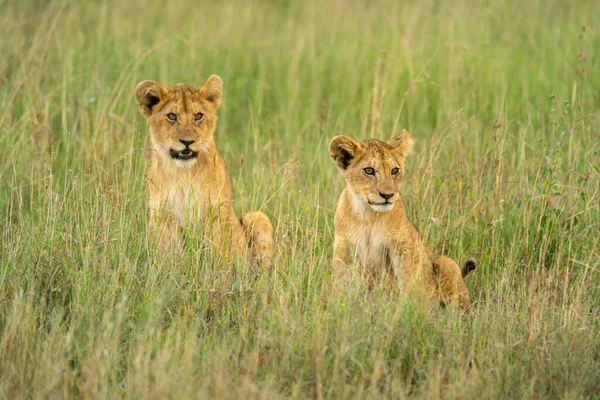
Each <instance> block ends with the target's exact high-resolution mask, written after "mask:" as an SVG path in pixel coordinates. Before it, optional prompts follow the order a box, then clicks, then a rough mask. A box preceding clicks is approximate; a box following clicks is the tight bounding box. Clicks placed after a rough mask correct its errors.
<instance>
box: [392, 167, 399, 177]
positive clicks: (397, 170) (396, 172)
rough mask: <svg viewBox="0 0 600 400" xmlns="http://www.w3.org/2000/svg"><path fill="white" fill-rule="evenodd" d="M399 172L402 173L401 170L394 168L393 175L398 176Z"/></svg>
mask: <svg viewBox="0 0 600 400" xmlns="http://www.w3.org/2000/svg"><path fill="white" fill-rule="evenodd" d="M398 172H400V168H392V175H394V176H395V175H398Z"/></svg>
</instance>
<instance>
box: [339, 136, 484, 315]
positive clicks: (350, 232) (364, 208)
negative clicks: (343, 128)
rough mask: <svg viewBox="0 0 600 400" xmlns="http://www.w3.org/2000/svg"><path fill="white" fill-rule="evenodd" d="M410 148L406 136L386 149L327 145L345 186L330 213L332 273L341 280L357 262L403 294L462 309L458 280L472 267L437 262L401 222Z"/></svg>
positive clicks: (464, 300) (463, 290)
mask: <svg viewBox="0 0 600 400" xmlns="http://www.w3.org/2000/svg"><path fill="white" fill-rule="evenodd" d="M412 146H413V141H412V139H411V138H410V136H409V134H408V132H406V131H403V132H402V134H401V135H400V136H399V137H397V138H396V139H393V140H391V141H389V142H388V143H384V142H381V141H379V140H376V139H371V140H367V141H364V142H361V143H357V142H355V141H354V140H352V139H351V138H349V137H347V136H336V137H334V138H333V140H332V141H331V143H330V144H329V153H330V154H331V157H332V158H333V160H334V162H335V164H336V166H337V167H338V169H339V170H340V172H341V173H342V174H343V175H344V178H345V179H346V183H347V185H346V187H345V188H344V190H343V191H342V194H341V196H340V199H339V202H338V205H337V209H336V211H335V219H334V225H335V240H334V260H333V268H334V269H335V273H336V274H342V275H343V274H345V273H346V269H347V268H348V266H350V265H351V264H352V263H353V261H356V262H357V264H358V265H359V267H361V268H362V269H363V270H364V272H365V273H367V275H368V276H371V277H375V276H381V275H382V274H383V273H384V272H385V273H387V274H389V275H390V276H394V277H395V278H396V279H397V284H398V286H399V288H400V290H401V291H402V292H403V293H408V292H409V291H411V290H416V291H417V292H418V293H423V294H425V295H427V296H428V297H431V298H433V299H436V300H440V301H441V302H442V303H444V304H446V303H458V304H459V305H460V306H461V307H464V308H467V307H469V305H470V298H469V292H468V290H467V287H466V285H465V282H464V281H463V276H465V275H466V274H467V273H468V272H469V271H471V270H473V269H475V263H474V262H473V261H471V260H469V261H468V262H467V264H466V265H465V268H464V269H463V271H461V269H460V268H459V266H458V264H456V262H454V260H452V259H450V258H448V257H437V258H436V257H435V256H434V254H433V251H432V250H431V248H430V247H429V246H428V245H427V243H425V241H424V240H423V238H422V237H421V234H420V233H419V231H417V229H416V228H415V226H414V225H413V224H412V222H411V221H410V220H409V219H408V218H407V216H406V211H405V209H404V204H403V202H402V199H401V197H400V184H401V183H402V178H403V175H404V159H405V157H406V155H407V154H409V153H410V152H411V150H412ZM388 282H389V281H388Z"/></svg>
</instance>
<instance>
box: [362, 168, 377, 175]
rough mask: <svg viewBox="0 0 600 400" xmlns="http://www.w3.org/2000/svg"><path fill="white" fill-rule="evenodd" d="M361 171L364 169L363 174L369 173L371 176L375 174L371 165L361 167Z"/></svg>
mask: <svg viewBox="0 0 600 400" xmlns="http://www.w3.org/2000/svg"><path fill="white" fill-rule="evenodd" d="M363 171H365V174H367V175H371V176H373V175H375V170H374V169H373V168H371V167H367V168H363Z"/></svg>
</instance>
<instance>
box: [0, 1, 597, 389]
mask: <svg viewBox="0 0 600 400" xmlns="http://www.w3.org/2000/svg"><path fill="white" fill-rule="evenodd" d="M597 15H600V4H599V3H598V2H595V1H578V2H570V1H558V0H550V1H542V0H532V1H528V2H523V1H513V0H499V1H494V2H479V1H454V2H450V1H439V0H438V1H434V0H425V1H419V2H408V1H373V2H362V1H342V0H333V1H316V0H314V1H313V0H308V1H304V2H288V1H283V2H279V1H246V2H238V1H222V2H191V1H190V2H187V1H184V0H171V1H156V2H147V1H138V0H133V1H128V2H125V1H95V2H84V1H62V0H59V1H52V0H51V1H45V2H44V1H35V0H22V1H14V0H13V1H6V0H4V1H2V0H0V38H1V39H0V54H2V57H0V228H1V232H0V235H1V249H0V250H1V251H0V359H1V362H0V377H1V379H0V397H3V398H19V397H34V398H38V397H54V398H55V397H94V398H105V397H110V398H115V397H126V398H164V397H167V398H169V397H170V398H181V397H184V398H186V397H194V398H198V397H201V398H202V397H214V398H231V397H243V398H249V397H261V398H262V397H264V398H278V397H297V398H306V397H316V398H339V397H342V398H366V397H368V398H379V397H393V398H404V397H408V396H410V397H416V398H427V399H433V398H482V399H483V398H542V397H550V398H598V397H600V384H599V383H598V376H600V337H599V335H600V322H599V321H600V320H599V316H600V311H599V307H600V290H599V289H600V276H599V273H600V269H599V267H600V253H599V249H598V240H599V239H598V238H599V235H598V232H599V230H600V212H599V196H600V184H599V182H600V180H599V179H598V178H599V174H600V145H599V139H600V133H599V127H598V124H599V122H600V115H599V111H598V105H599V103H600V90H599V89H600V55H599V54H598V52H597V49H599V48H600V32H599V31H598V29H597V26H596V25H597V24H595V19H594V18H595V16H597ZM212 73H217V74H219V75H221V77H222V78H223V80H224V83H225V86H224V90H225V97H224V102H223V104H222V106H221V108H220V110H219V118H220V119H219V126H218V130H217V143H218V145H219V147H220V149H221V151H222V153H223V155H224V158H225V159H226V161H227V162H228V164H229V168H230V174H231V177H232V180H233V185H234V190H235V202H236V203H235V204H236V209H237V211H238V213H241V212H245V211H249V210H253V209H258V208H261V209H263V210H264V211H265V212H267V214H269V216H270V217H271V218H272V220H273V222H274V225H275V228H276V240H277V254H276V259H275V268H274V269H273V270H272V271H267V272H264V273H263V274H259V273H258V272H259V271H255V270H252V268H250V267H249V266H248V265H246V264H239V265H233V266H231V265H223V263H220V262H219V260H213V259H210V257H208V256H206V255H204V254H202V250H201V248H199V247H198V246H193V245H192V246H189V247H188V248H186V251H185V253H184V254H182V255H174V256H173V257H171V258H168V257H167V258H165V257H163V256H162V255H160V254H159V253H158V252H157V251H156V250H155V248H154V246H153V244H152V242H151V241H149V240H148V238H147V210H146V199H147V193H146V182H145V178H144V172H145V169H146V168H147V164H148V161H147V157H148V154H147V150H146V149H147V148H148V147H149V142H150V141H149V137H148V134H147V131H146V126H145V122H144V121H143V118H142V117H141V115H140V114H139V113H138V111H137V108H136V106H135V102H134V96H133V90H134V88H135V85H136V84H137V83H138V82H139V81H141V80H144V79H153V80H157V81H159V82H161V83H163V84H164V85H170V84H174V83H177V82H185V83H188V84H191V85H197V86H200V85H201V84H202V83H203V82H204V81H205V79H206V78H207V77H208V76H209V75H210V74H212ZM403 128H406V129H408V130H409V131H410V132H411V133H412V135H413V137H414V138H415V139H416V141H417V144H416V149H415V150H416V151H415V154H413V155H412V156H411V158H410V159H409V160H408V161H407V174H406V183H405V186H404V189H403V197H404V199H405V202H406V204H407V207H408V212H409V215H410V217H411V218H412V219H413V220H414V222H415V224H416V225H417V226H418V227H419V228H420V230H421V231H422V232H423V233H424V234H425V236H426V237H427V238H428V240H429V242H430V243H431V244H432V245H434V247H435V248H436V249H437V250H438V252H440V253H444V254H446V255H448V256H450V257H453V258H455V259H458V260H461V261H464V260H465V259H466V257H475V258H476V259H477V261H478V263H479V269H478V270H477V271H476V273H474V274H473V275H472V276H470V277H469V278H467V285H468V286H469V289H470V291H471V295H472V298H473V300H474V301H475V305H474V307H473V309H472V311H471V312H470V313H468V314H465V315H462V314H460V313H459V312H457V311H456V310H451V309H450V310H444V311H441V312H434V313H430V312H426V311H424V310H422V309H421V308H420V307H419V305H417V304H401V302H400V301H399V300H398V299H397V298H394V296H393V295H392V294H389V293H386V292H385V291H381V290H378V289H374V290H372V291H369V290H367V288H366V287H365V285H364V283H363V282H359V281H356V282H353V284H352V285H351V286H350V287H348V288H347V290H345V291H341V292H340V291H337V292H334V291H333V290H332V287H331V273H330V269H329V264H330V258H331V247H332V238H333V227H332V218H333V213H334V210H335V206H336V201H337V197H338V195H339V193H340V192H341V190H342V188H343V186H344V182H343V179H342V177H341V176H339V173H338V172H337V171H336V169H335V167H334V165H333V163H332V162H331V161H330V158H329V156H328V154H327V144H328V142H329V140H330V139H331V138H332V137H333V136H334V135H338V134H347V135H350V136H352V137H354V138H357V139H366V138H370V137H377V138H380V139H388V138H391V137H393V136H394V135H396V134H397V133H398V132H400V131H401V129H403Z"/></svg>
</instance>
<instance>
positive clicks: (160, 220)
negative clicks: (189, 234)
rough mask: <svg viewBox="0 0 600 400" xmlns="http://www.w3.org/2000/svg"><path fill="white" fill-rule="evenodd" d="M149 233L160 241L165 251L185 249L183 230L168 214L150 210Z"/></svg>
mask: <svg viewBox="0 0 600 400" xmlns="http://www.w3.org/2000/svg"><path fill="white" fill-rule="evenodd" d="M148 230H149V232H150V234H151V235H153V236H155V237H156V238H158V240H159V244H160V247H161V248H162V249H163V250H172V249H177V248H181V247H183V242H182V240H181V237H180V236H181V229H180V228H179V224H178V223H177V221H176V220H175V218H172V217H171V216H170V215H169V214H168V213H166V212H163V211H159V210H153V209H151V210H150V223H149V229H148Z"/></svg>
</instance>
